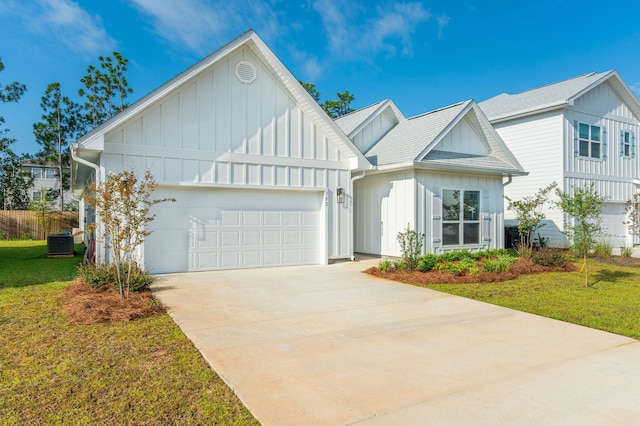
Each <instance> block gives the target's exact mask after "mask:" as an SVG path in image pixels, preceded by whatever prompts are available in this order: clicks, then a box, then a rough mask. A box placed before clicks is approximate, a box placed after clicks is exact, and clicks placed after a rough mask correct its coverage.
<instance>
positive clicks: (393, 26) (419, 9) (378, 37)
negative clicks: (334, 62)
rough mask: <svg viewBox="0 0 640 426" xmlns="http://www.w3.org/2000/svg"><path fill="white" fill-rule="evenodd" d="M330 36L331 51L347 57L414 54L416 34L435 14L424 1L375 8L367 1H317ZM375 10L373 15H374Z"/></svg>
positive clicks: (361, 57)
mask: <svg viewBox="0 0 640 426" xmlns="http://www.w3.org/2000/svg"><path fill="white" fill-rule="evenodd" d="M312 6H313V9H314V10H315V11H316V12H318V14H320V18H321V20H322V24H323V27H324V31H325V33H326V34H327V37H328V39H329V47H330V50H331V53H332V54H334V55H336V56H339V57H341V58H342V59H343V60H354V61H355V60H362V59H366V58H370V57H371V56H375V55H378V54H380V53H385V54H386V55H387V56H395V55H396V54H397V52H398V51H400V54H401V55H404V56H411V55H412V54H413V35H414V33H415V32H416V29H417V27H418V26H419V25H420V24H421V23H423V22H427V21H428V20H429V19H430V17H431V13H430V12H429V11H428V10H426V9H425V8H424V7H423V5H422V3H418V2H408V3H403V2H393V3H386V4H385V6H384V7H376V8H375V9H373V11H372V10H371V8H370V7H367V6H366V5H364V4H359V3H356V2H347V3H346V4H345V3H343V2H340V1H339V0H317V1H314V2H313V4H312ZM372 12H373V14H372Z"/></svg>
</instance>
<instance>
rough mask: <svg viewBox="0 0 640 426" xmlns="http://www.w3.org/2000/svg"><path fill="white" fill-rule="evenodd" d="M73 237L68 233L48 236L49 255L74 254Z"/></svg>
mask: <svg viewBox="0 0 640 426" xmlns="http://www.w3.org/2000/svg"><path fill="white" fill-rule="evenodd" d="M73 255H75V252H74V251H73V237H72V236H71V235H66V234H52V235H49V236H47V256H73Z"/></svg>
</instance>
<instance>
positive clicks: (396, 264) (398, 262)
mask: <svg viewBox="0 0 640 426" xmlns="http://www.w3.org/2000/svg"><path fill="white" fill-rule="evenodd" d="M392 265H393V269H394V270H398V269H399V270H401V271H411V269H410V268H409V265H408V264H407V262H406V260H404V259H395V260H394V261H393V262H392Z"/></svg>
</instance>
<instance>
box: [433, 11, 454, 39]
mask: <svg viewBox="0 0 640 426" xmlns="http://www.w3.org/2000/svg"><path fill="white" fill-rule="evenodd" d="M449 21H451V18H449V17H448V16H447V15H444V14H442V15H440V16H438V17H437V18H436V22H437V23H438V38H442V31H443V30H444V27H446V26H447V24H449Z"/></svg>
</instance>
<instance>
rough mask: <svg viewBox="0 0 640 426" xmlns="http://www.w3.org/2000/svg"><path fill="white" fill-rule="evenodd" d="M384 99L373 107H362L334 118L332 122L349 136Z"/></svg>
mask: <svg viewBox="0 0 640 426" xmlns="http://www.w3.org/2000/svg"><path fill="white" fill-rule="evenodd" d="M385 100H386V99H384V100H382V101H380V102H376V103H375V104H373V105H369V106H368V107H364V108H362V109H359V110H357V111H353V112H350V113H349V114H345V115H343V116H342V117H338V118H336V119H335V120H334V121H335V123H336V124H337V125H338V127H340V129H342V131H343V132H344V134H345V135H349V134H350V133H351V132H353V131H354V130H355V129H356V127H358V126H359V125H360V124H361V123H362V122H363V121H365V120H366V119H367V118H369V116H370V115H371V114H373V113H374V111H375V110H376V109H377V108H378V107H379V106H380V104H382V103H383V102H384V101H385Z"/></svg>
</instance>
